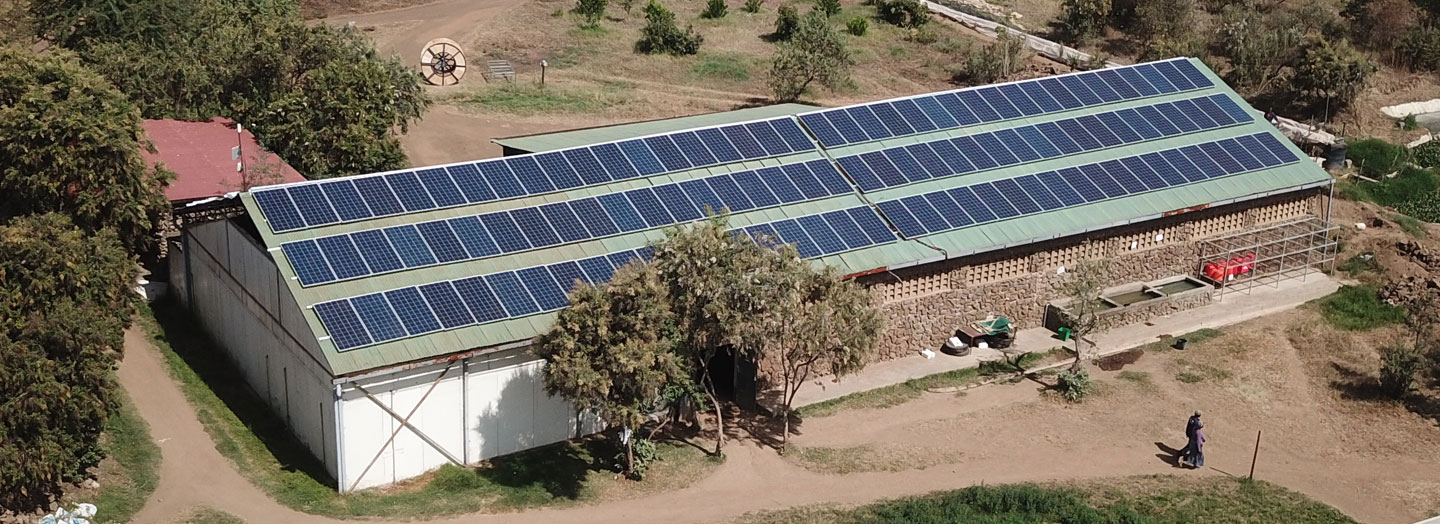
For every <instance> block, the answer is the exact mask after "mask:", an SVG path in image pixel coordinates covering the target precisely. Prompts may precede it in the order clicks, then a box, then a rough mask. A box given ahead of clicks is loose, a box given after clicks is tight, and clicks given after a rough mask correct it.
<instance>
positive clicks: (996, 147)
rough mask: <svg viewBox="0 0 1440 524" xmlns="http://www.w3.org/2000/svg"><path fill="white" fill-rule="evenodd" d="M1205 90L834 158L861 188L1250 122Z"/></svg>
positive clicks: (1230, 103) (1229, 103)
mask: <svg viewBox="0 0 1440 524" xmlns="http://www.w3.org/2000/svg"><path fill="white" fill-rule="evenodd" d="M1254 119H1255V116H1254V115H1253V114H1251V113H1250V112H1248V111H1246V110H1244V109H1242V108H1241V107H1240V106H1239V105H1237V104H1236V103H1235V102H1234V101H1232V100H1230V97H1227V96H1225V95H1212V96H1201V97H1196V98H1191V99H1188V100H1177V101H1175V102H1164V103H1159V104H1154V105H1149V106H1142V107H1137V108H1133V109H1122V110H1119V111H1111V112H1108V113H1100V114H1096V115H1087V116H1082V117H1079V118H1071V119H1066V120H1059V121H1054V122H1045V123H1042V124H1037V125H1032V126H1023V127H1015V128H1010V129H1002V130H999V131H995V132H991V133H981V134H975V135H966V136H962V137H958V138H950V139H944V140H937V141H934V142H923V143H919V144H911V145H908V146H900V147H892V148H888V149H883V150H879V151H870V152H867V153H861V154H858V155H850V156H845V157H840V158H837V159H836V162H838V163H839V164H840V167H841V168H843V169H844V170H845V173H846V174H847V175H850V178H851V179H852V180H854V181H855V184H856V185H858V186H859V187H860V189H861V190H863V191H877V190H880V189H885V188H890V187H895V186H900V185H905V184H910V183H914V182H921V181H924V180H929V179H931V178H940V177H946V176H952V175H960V174H965V173H970V172H974V171H983V170H986V169H995V168H999V167H1006V166H1012V165H1017V164H1023V163H1028V162H1033V161H1036V160H1046V159H1051V158H1057V157H1061V156H1065V155H1072V154H1076V153H1081V152H1086V151H1094V150H1098V149H1105V148H1110V147H1117V146H1122V145H1128V144H1134V143H1137V142H1143V141H1146V140H1153V139H1157V138H1164V137H1171V136H1176V135H1180V134H1184V133H1193V132H1197V131H1206V130H1210V129H1217V128H1221V127H1226V126H1231V125H1235V124H1239V123H1248V122H1251V121H1254Z"/></svg>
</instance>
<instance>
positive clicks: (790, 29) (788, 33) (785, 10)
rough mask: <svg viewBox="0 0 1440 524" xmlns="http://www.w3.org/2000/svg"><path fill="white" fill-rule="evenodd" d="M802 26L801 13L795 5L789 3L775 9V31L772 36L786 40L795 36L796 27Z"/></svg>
mask: <svg viewBox="0 0 1440 524" xmlns="http://www.w3.org/2000/svg"><path fill="white" fill-rule="evenodd" d="M799 27H800V13H798V12H796V11H795V8H794V7H791V6H788V5H782V6H780V9H778V10H776V11H775V32H774V33H772V34H771V35H770V36H771V38H773V39H774V40H776V41H780V42H784V41H787V40H790V37H792V36H795V29H797V28H799Z"/></svg>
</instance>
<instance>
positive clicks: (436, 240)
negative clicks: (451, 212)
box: [415, 220, 470, 264]
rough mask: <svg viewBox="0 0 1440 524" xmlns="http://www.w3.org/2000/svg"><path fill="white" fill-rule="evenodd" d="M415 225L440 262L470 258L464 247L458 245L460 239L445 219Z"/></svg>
mask: <svg viewBox="0 0 1440 524" xmlns="http://www.w3.org/2000/svg"><path fill="white" fill-rule="evenodd" d="M415 227H416V228H417V229H419V230H420V236H421V238H424V239H425V243H426V244H429V245H430V251H431V252H432V253H434V254H435V258H437V259H438V260H439V262H440V263H441V264H444V263H447V262H454V261H456V260H465V259H467V258H470V255H468V254H466V253H465V247H464V246H461V245H460V239H459V238H457V237H456V236H455V232H454V231H451V230H450V225H449V224H448V223H446V222H445V221H443V220H439V221H435V222H421V223H419V224H416V225H415Z"/></svg>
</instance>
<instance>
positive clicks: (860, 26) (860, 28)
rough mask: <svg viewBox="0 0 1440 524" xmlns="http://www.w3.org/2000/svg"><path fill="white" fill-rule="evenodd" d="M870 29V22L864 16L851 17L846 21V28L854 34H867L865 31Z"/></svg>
mask: <svg viewBox="0 0 1440 524" xmlns="http://www.w3.org/2000/svg"><path fill="white" fill-rule="evenodd" d="M869 29H870V22H869V21H867V20H865V19H864V18H863V17H859V16H857V17H855V18H851V19H850V21H849V22H845V30H846V31H848V32H849V33H850V34H851V35H853V36H865V31H868V30H869Z"/></svg>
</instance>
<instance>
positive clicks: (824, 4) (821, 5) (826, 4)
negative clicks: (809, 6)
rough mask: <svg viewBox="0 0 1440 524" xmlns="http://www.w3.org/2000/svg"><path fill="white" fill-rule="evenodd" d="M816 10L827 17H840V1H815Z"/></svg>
mask: <svg viewBox="0 0 1440 524" xmlns="http://www.w3.org/2000/svg"><path fill="white" fill-rule="evenodd" d="M815 9H816V10H817V11H820V12H822V13H825V16H835V15H838V14H840V0H815Z"/></svg>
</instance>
